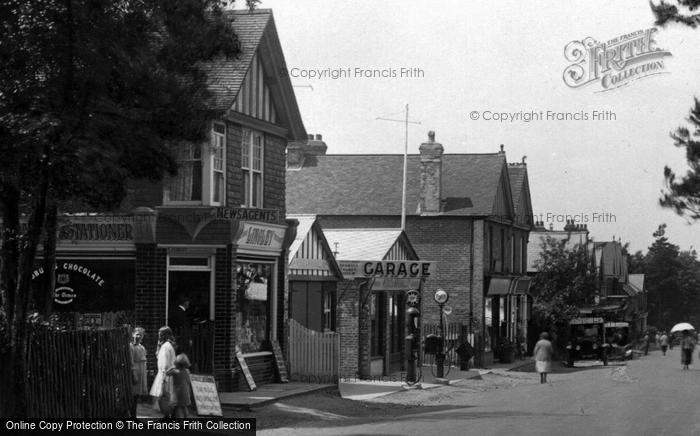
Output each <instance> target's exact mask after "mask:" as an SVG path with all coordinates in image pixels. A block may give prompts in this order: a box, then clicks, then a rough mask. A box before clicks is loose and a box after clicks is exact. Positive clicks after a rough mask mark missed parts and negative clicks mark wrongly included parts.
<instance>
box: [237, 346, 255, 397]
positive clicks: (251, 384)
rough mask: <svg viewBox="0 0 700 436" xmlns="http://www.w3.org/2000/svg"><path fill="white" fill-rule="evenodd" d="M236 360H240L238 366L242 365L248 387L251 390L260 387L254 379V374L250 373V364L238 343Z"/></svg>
mask: <svg viewBox="0 0 700 436" xmlns="http://www.w3.org/2000/svg"><path fill="white" fill-rule="evenodd" d="M236 360H237V361H238V366H240V367H241V371H242V372H243V376H244V377H245V381H246V383H248V389H250V390H251V391H254V390H256V389H257V388H258V387H257V385H256V384H255V380H253V374H251V373H250V368H248V364H247V363H246V362H245V358H244V357H243V353H241V349H240V347H238V345H236Z"/></svg>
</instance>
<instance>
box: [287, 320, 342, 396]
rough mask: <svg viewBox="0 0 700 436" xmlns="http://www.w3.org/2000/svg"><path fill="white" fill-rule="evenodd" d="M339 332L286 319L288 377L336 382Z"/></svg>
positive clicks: (338, 360) (320, 381)
mask: <svg viewBox="0 0 700 436" xmlns="http://www.w3.org/2000/svg"><path fill="white" fill-rule="evenodd" d="M339 362H340V335H339V334H338V333H335V332H327V333H321V332H317V331H314V330H310V329H307V328H306V327H304V326H302V325H301V324H299V323H298V322H296V321H295V320H293V319H290V320H289V374H290V376H289V378H290V380H292V381H301V382H304V383H323V384H326V383H337V381H338V366H339Z"/></svg>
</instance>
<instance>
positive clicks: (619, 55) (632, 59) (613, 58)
mask: <svg viewBox="0 0 700 436" xmlns="http://www.w3.org/2000/svg"><path fill="white" fill-rule="evenodd" d="M656 32H657V29H656V28H654V27H652V28H650V29H645V30H637V31H635V32H632V33H628V34H624V35H620V36H618V37H617V38H613V39H610V40H608V41H605V42H599V41H596V40H595V39H593V38H591V37H588V38H584V39H583V40H580V41H571V42H570V43H568V44H567V45H566V47H565V48H564V56H565V57H566V60H567V61H568V62H571V64H570V65H569V66H567V67H566V69H564V83H566V85H567V86H569V87H571V88H581V87H583V86H587V85H592V84H594V83H596V84H597V83H599V84H600V87H601V88H602V89H601V90H600V91H598V92H603V91H610V90H612V89H615V88H619V87H621V86H625V85H628V84H630V83H631V82H633V81H635V80H638V79H641V78H644V77H649V76H653V75H656V74H664V73H668V71H666V65H665V64H664V57H666V56H671V53H670V52H669V51H667V50H664V49H662V48H659V47H657V46H656V41H655V40H654V35H655V33H656Z"/></svg>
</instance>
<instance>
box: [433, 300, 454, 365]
mask: <svg viewBox="0 0 700 436" xmlns="http://www.w3.org/2000/svg"><path fill="white" fill-rule="evenodd" d="M433 298H434V299H435V302H436V303H437V304H438V306H440V324H439V327H438V337H439V341H440V342H439V349H438V352H437V353H436V354H435V366H436V376H437V378H443V377H444V376H445V367H444V365H445V326H444V322H443V320H442V313H443V310H444V309H445V303H447V300H449V299H450V295H449V294H448V293H447V292H445V291H444V290H442V289H441V288H438V289H437V291H435V295H433Z"/></svg>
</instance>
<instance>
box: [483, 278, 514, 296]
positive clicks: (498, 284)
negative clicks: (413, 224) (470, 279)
mask: <svg viewBox="0 0 700 436" xmlns="http://www.w3.org/2000/svg"><path fill="white" fill-rule="evenodd" d="M511 281H512V279H509V278H500V277H493V278H491V282H490V283H489V291H488V293H487V294H486V295H487V296H488V297H491V296H494V295H508V294H509V293H510V285H511Z"/></svg>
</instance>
